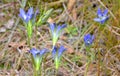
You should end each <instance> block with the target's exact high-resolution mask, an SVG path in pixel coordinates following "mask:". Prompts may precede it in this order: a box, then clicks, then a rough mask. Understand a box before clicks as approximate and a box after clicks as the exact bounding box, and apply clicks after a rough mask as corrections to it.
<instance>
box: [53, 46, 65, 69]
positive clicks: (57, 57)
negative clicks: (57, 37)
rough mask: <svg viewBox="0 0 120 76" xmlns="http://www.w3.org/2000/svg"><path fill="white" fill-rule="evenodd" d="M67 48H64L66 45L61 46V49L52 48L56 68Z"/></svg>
mask: <svg viewBox="0 0 120 76" xmlns="http://www.w3.org/2000/svg"><path fill="white" fill-rule="evenodd" d="M65 50H66V48H64V46H60V48H59V49H57V47H54V49H53V50H52V56H53V58H54V63H55V68H56V69H58V68H59V66H60V61H61V57H62V54H63V52H64V51H65Z"/></svg>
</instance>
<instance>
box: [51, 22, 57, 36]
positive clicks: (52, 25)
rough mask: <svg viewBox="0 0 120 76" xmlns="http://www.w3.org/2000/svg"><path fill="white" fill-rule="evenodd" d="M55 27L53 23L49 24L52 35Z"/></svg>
mask: <svg viewBox="0 0 120 76" xmlns="http://www.w3.org/2000/svg"><path fill="white" fill-rule="evenodd" d="M55 27H56V24H55V23H50V29H51V31H52V34H53V33H54V30H55Z"/></svg>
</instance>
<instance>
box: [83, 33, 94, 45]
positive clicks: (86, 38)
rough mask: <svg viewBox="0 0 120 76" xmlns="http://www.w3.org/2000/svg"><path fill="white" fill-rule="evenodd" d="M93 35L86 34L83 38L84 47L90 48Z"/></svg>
mask: <svg viewBox="0 0 120 76" xmlns="http://www.w3.org/2000/svg"><path fill="white" fill-rule="evenodd" d="M93 40H94V35H91V34H86V35H85V36H84V43H85V45H86V46H90V45H91V44H92V43H93Z"/></svg>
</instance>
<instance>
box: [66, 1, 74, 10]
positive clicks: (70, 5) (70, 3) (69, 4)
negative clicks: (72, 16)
mask: <svg viewBox="0 0 120 76" xmlns="http://www.w3.org/2000/svg"><path fill="white" fill-rule="evenodd" d="M75 2H76V0H69V2H68V6H67V7H68V10H69V11H71V10H72V8H73V6H74V5H75Z"/></svg>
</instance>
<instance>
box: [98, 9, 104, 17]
mask: <svg viewBox="0 0 120 76" xmlns="http://www.w3.org/2000/svg"><path fill="white" fill-rule="evenodd" d="M97 15H98V17H102V15H103V14H102V11H101V9H100V8H98V10H97Z"/></svg>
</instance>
